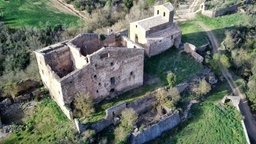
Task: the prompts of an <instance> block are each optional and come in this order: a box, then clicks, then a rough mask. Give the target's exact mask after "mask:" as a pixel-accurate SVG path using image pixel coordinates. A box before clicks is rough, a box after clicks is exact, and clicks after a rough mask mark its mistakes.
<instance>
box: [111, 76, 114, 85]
mask: <svg viewBox="0 0 256 144" xmlns="http://www.w3.org/2000/svg"><path fill="white" fill-rule="evenodd" d="M110 83H111V85H114V84H115V78H114V77H112V78H110Z"/></svg>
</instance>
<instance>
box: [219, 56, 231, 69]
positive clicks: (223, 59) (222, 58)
mask: <svg viewBox="0 0 256 144" xmlns="http://www.w3.org/2000/svg"><path fill="white" fill-rule="evenodd" d="M220 62H221V64H222V65H223V66H225V67H227V68H229V67H230V66H231V64H230V62H229V59H228V57H227V56H226V55H225V54H221V56H220Z"/></svg>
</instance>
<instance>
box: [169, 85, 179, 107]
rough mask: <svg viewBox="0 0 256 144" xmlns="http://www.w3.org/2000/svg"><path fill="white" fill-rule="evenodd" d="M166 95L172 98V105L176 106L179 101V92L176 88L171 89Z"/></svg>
mask: <svg viewBox="0 0 256 144" xmlns="http://www.w3.org/2000/svg"><path fill="white" fill-rule="evenodd" d="M168 93H169V95H170V96H171V98H172V102H173V104H176V103H177V102H178V101H179V100H180V92H179V90H178V89H177V88H175V87H171V88H170V89H169V90H168Z"/></svg>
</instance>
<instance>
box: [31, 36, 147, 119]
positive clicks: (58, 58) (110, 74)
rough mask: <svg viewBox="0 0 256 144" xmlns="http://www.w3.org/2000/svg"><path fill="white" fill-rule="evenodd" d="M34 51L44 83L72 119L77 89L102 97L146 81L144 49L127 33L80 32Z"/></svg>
mask: <svg viewBox="0 0 256 144" xmlns="http://www.w3.org/2000/svg"><path fill="white" fill-rule="evenodd" d="M35 53H36V58H37V62H38V67H39V71H40V75H41V78H42V81H43V83H44V85H45V86H46V87H47V88H48V89H49V91H50V94H51V96H52V98H53V99H54V100H55V101H56V102H57V103H58V105H59V106H60V107H61V109H62V110H63V111H64V113H65V114H66V115H67V116H68V117H69V118H70V119H72V118H73V117H72V112H70V111H69V109H68V108H67V106H69V105H70V104H71V102H72V101H73V99H74V97H75V96H76V95H77V94H78V93H81V94H86V93H90V94H91V96H92V97H93V98H94V100H95V101H100V100H102V99H104V98H106V97H108V96H115V95H116V94H119V93H121V92H124V91H127V90H130V89H133V88H135V87H138V86H141V85H142V84H143V66H144V49H143V48H141V46H139V45H137V44H135V43H134V42H132V41H130V40H129V39H128V38H127V37H124V36H118V35H115V34H110V35H98V34H81V35H78V36H77V37H75V38H74V39H72V40H70V41H65V42H62V43H58V44H54V45H51V46H48V47H46V48H43V49H40V50H37V51H35ZM65 105H66V106H65Z"/></svg>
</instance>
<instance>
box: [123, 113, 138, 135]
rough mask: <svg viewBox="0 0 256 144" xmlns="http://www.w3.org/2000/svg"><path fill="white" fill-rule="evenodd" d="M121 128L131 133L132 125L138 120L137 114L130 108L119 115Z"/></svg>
mask: <svg viewBox="0 0 256 144" xmlns="http://www.w3.org/2000/svg"><path fill="white" fill-rule="evenodd" d="M121 115H122V118H121V126H122V127H124V128H125V130H128V131H132V129H133V125H134V124H135V123H136V122H137V120H138V114H137V113H136V111H134V110H133V109H132V108H128V109H125V110H123V111H122V113H121Z"/></svg>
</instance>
